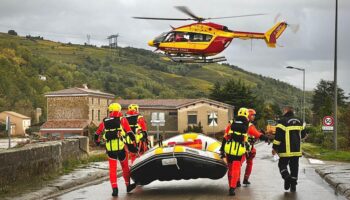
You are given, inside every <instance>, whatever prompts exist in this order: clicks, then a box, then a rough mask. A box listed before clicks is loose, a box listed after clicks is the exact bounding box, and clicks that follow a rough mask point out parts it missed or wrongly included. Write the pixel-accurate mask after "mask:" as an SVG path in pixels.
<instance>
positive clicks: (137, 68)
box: [0, 33, 310, 115]
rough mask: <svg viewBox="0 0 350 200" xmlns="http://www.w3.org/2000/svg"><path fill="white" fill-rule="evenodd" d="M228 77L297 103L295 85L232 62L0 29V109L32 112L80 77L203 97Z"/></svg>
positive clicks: (148, 92) (155, 93) (135, 94)
mask: <svg viewBox="0 0 350 200" xmlns="http://www.w3.org/2000/svg"><path fill="white" fill-rule="evenodd" d="M39 75H43V76H46V78H47V80H46V81H43V80H40V79H39ZM229 79H234V80H237V81H238V80H242V81H243V82H244V83H245V84H246V85H249V86H250V87H251V88H252V89H253V90H254V91H255V92H256V94H257V95H258V96H259V97H260V98H262V99H263V100H264V101H265V102H270V103H276V104H279V105H283V104H289V105H298V104H297V100H298V96H296V95H295V94H297V95H300V94H301V91H300V90H299V89H297V88H295V87H293V86H291V85H289V84H287V83H284V82H281V81H278V80H275V79H272V78H267V77H263V76H261V75H257V74H254V73H250V72H246V71H244V70H242V69H240V68H238V67H236V66H232V65H227V64H207V65H202V64H191V65H185V64H178V63H173V62H170V61H166V60H164V59H163V57H162V56H161V55H159V54H157V53H153V52H152V51H148V50H144V49H136V48H129V47H128V48H118V49H106V48H97V47H92V46H84V45H73V44H63V43H57V42H52V41H47V40H42V39H34V38H25V37H19V36H11V35H8V34H5V33H0V111H3V110H7V109H11V110H16V111H18V112H21V113H23V114H27V115H31V111H32V110H33V109H34V108H36V107H41V108H44V112H43V113H46V112H45V106H46V103H45V98H44V96H43V94H44V93H46V92H49V91H55V90H60V89H64V88H68V87H74V86H82V84H84V83H87V84H88V86H89V87H90V88H93V89H100V90H103V91H106V92H110V93H113V94H115V95H116V96H117V97H122V98H197V97H207V96H208V95H209V93H210V89H211V88H212V86H213V84H214V83H215V82H216V81H220V82H224V81H226V80H229ZM290 96H293V98H290ZM308 97H309V98H310V95H308Z"/></svg>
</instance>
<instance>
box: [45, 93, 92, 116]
mask: <svg viewBox="0 0 350 200" xmlns="http://www.w3.org/2000/svg"><path fill="white" fill-rule="evenodd" d="M47 108H48V109H47V120H55V119H89V105H88V97H48V98H47Z"/></svg>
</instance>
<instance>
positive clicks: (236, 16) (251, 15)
mask: <svg viewBox="0 0 350 200" xmlns="http://www.w3.org/2000/svg"><path fill="white" fill-rule="evenodd" d="M259 15H267V14H265V13H260V14H249V15H234V16H226V17H209V18H205V19H209V20H210V19H226V18H239V17H254V16H259Z"/></svg>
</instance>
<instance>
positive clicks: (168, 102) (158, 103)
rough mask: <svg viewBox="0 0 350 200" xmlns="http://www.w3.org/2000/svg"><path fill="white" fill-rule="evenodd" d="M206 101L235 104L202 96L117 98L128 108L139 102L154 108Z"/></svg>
mask: <svg viewBox="0 0 350 200" xmlns="http://www.w3.org/2000/svg"><path fill="white" fill-rule="evenodd" d="M201 101H203V102H206V103H209V104H214V105H219V106H223V107H226V108H232V107H233V106H231V105H229V104H225V103H222V102H219V101H214V100H211V99H206V98H200V99H120V100H117V102H118V103H120V105H121V106H122V107H123V108H126V107H127V106H128V105H129V104H138V105H139V106H140V107H141V108H150V107H152V108H154V107H162V108H173V109H177V108H181V107H183V106H187V105H191V104H193V103H198V102H201Z"/></svg>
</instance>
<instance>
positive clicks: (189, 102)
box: [117, 98, 234, 136]
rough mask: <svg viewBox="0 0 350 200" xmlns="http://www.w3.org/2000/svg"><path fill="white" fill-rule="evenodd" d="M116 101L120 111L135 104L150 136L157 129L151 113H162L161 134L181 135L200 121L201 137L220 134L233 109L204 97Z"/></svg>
mask: <svg viewBox="0 0 350 200" xmlns="http://www.w3.org/2000/svg"><path fill="white" fill-rule="evenodd" d="M117 102H118V103H120V104H121V105H122V108H123V112H126V111H127V107H128V105H129V104H132V103H134V104H138V105H139V107H140V113H141V114H142V115H143V116H144V117H145V119H146V121H147V125H148V129H149V132H150V133H155V132H156V127H155V126H152V123H151V118H152V113H159V112H161V113H164V118H165V124H164V126H162V127H160V131H161V132H163V133H166V134H167V135H169V136H170V135H174V134H179V133H183V132H184V130H186V129H187V127H188V126H189V125H190V126H191V125H198V123H199V122H201V125H202V126H203V133H204V134H213V133H219V132H223V131H224V130H225V128H226V126H227V124H228V122H229V120H231V119H232V117H233V109H234V107H233V106H231V105H228V104H225V103H222V102H219V101H214V100H210V99H206V98H201V99H120V100H117ZM213 118H214V119H213ZM213 121H215V122H213Z"/></svg>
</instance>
